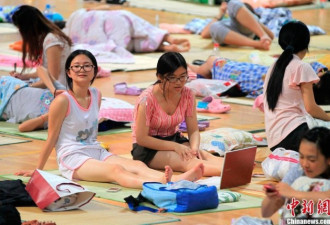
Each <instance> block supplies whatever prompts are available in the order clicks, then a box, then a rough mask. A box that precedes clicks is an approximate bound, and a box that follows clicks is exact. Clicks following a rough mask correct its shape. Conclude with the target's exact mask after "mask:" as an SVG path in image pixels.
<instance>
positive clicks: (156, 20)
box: [155, 14, 159, 27]
mask: <svg viewBox="0 0 330 225" xmlns="http://www.w3.org/2000/svg"><path fill="white" fill-rule="evenodd" d="M155 27H159V15H158V14H157V15H156V16H155Z"/></svg>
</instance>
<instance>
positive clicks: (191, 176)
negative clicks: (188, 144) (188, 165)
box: [173, 163, 204, 181]
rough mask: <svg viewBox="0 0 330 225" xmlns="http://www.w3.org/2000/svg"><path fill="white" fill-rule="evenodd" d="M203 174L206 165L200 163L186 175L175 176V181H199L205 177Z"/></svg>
mask: <svg viewBox="0 0 330 225" xmlns="http://www.w3.org/2000/svg"><path fill="white" fill-rule="evenodd" d="M203 173H204V164H203V163H199V164H197V165H196V166H195V167H194V168H192V169H190V170H188V171H187V172H185V173H182V174H180V175H174V176H173V181H179V180H189V181H197V180H199V179H200V178H201V177H202V176H203Z"/></svg>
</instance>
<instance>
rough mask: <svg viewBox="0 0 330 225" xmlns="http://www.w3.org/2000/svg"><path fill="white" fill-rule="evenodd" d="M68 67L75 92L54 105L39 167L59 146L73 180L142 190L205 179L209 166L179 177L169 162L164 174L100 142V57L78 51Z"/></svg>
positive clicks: (65, 173) (62, 164)
mask: <svg viewBox="0 0 330 225" xmlns="http://www.w3.org/2000/svg"><path fill="white" fill-rule="evenodd" d="M65 68H66V72H67V76H66V79H67V83H68V87H69V90H68V91H67V92H65V93H63V94H61V95H59V96H57V97H56V98H55V99H54V101H53V102H52V104H51V106H50V110H49V125H48V139H47V141H46V143H45V145H44V147H43V149H42V151H41V155H40V157H39V160H38V163H37V167H36V168H37V169H41V170H42V169H43V168H44V166H45V164H46V161H47V159H48V157H49V155H50V153H51V151H52V149H53V147H54V146H55V149H56V153H57V154H56V155H57V161H58V166H59V170H60V171H61V173H62V175H63V176H64V177H66V178H68V179H79V180H87V181H98V182H117V183H118V184H120V185H121V186H124V187H130V188H141V187H142V184H143V183H144V182H148V181H149V182H150V181H157V182H162V183H167V182H169V181H171V180H173V181H176V180H182V179H185V180H191V181H195V180H198V179H199V178H201V177H202V175H203V170H204V168H203V164H198V165H196V166H195V167H194V168H192V169H191V170H189V171H187V172H185V173H183V174H180V175H176V176H175V175H173V171H172V169H171V168H170V167H169V166H165V173H162V172H159V171H156V170H153V169H150V168H148V167H147V166H146V165H145V164H144V163H142V162H140V161H134V160H131V159H126V158H122V157H120V156H117V155H114V154H111V153H110V152H107V151H106V150H105V149H104V148H102V147H101V146H100V144H99V143H98V142H97V122H98V121H97V118H98V112H99V107H100V100H101V94H100V92H99V91H98V90H97V89H95V88H91V87H90V84H92V83H93V81H94V79H95V76H96V74H97V68H98V67H97V62H96V59H95V57H94V56H93V55H92V54H91V53H90V52H89V51H87V50H76V51H74V52H72V53H71V54H70V56H69V57H68V59H67V61H66V64H65ZM32 173H33V171H31V170H25V171H19V172H17V173H16V174H17V175H24V176H31V175H32ZM172 175H173V176H172Z"/></svg>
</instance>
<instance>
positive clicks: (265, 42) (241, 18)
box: [236, 7, 272, 50]
mask: <svg viewBox="0 0 330 225" xmlns="http://www.w3.org/2000/svg"><path fill="white" fill-rule="evenodd" d="M236 19H237V20H238V22H239V23H240V24H242V25H243V26H245V27H247V28H248V29H249V30H251V31H252V32H253V33H255V34H256V35H257V36H258V37H259V38H260V42H261V43H262V44H261V46H252V45H247V46H251V47H256V48H261V49H265V50H268V49H269V45H270V44H271V40H272V39H271V38H270V36H269V35H268V33H267V32H266V31H265V30H264V29H263V26H261V25H260V23H259V22H258V21H257V20H256V19H255V18H254V16H253V14H252V13H251V12H250V11H249V10H248V9H247V8H246V7H241V8H240V9H239V10H238V12H237V15H236Z"/></svg>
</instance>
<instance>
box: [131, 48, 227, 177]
mask: <svg viewBox="0 0 330 225" xmlns="http://www.w3.org/2000/svg"><path fill="white" fill-rule="evenodd" d="M156 75H157V82H156V83H155V84H154V85H152V86H150V87H149V88H147V89H146V90H145V91H144V92H143V93H142V94H141V95H140V96H139V98H138V99H137V102H136V106H135V111H134V120H135V121H134V124H133V125H132V130H133V134H132V135H133V150H132V152H131V153H132V155H133V159H135V160H140V161H142V162H144V163H145V164H147V165H148V166H149V167H150V168H153V169H161V168H164V166H165V165H169V166H171V168H172V169H173V170H174V171H180V172H186V171H188V170H189V169H191V168H193V167H195V166H196V165H198V164H200V163H201V162H202V163H203V165H204V175H205V176H219V175H220V173H221V169H220V168H221V164H222V163H223V159H222V158H220V157H216V156H213V155H212V154H210V153H208V152H206V151H200V150H199V142H200V135H199V130H198V126H197V114H196V105H195V96H194V93H193V92H192V91H191V90H190V89H189V88H187V87H185V84H186V81H187V80H188V74H187V63H186V61H185V59H184V58H183V56H182V55H181V54H180V53H176V52H167V53H165V54H163V55H162V56H161V57H160V58H159V60H158V64H157V73H156ZM184 120H185V121H186V124H187V130H188V137H189V140H188V139H187V138H186V137H184V136H183V135H182V134H181V133H180V132H179V131H178V125H179V124H180V123H181V122H182V121H184Z"/></svg>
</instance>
